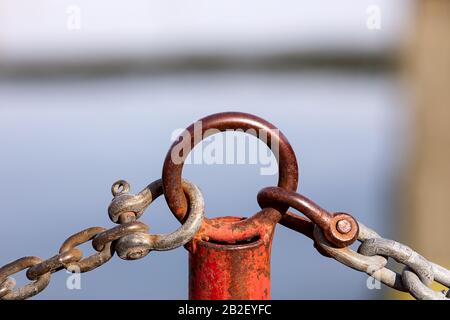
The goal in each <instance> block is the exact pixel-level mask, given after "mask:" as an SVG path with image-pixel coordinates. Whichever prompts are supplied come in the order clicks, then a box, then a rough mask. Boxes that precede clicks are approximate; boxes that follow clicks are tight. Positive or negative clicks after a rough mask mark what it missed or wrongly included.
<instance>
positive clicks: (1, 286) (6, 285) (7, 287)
mask: <svg viewBox="0 0 450 320" xmlns="http://www.w3.org/2000/svg"><path fill="white" fill-rule="evenodd" d="M15 286H16V280H14V278H10V277H8V278H6V279H5V280H3V282H0V299H1V298H2V297H4V296H6V295H7V294H8V293H10V292H11V291H12V290H13V289H14V287H15Z"/></svg>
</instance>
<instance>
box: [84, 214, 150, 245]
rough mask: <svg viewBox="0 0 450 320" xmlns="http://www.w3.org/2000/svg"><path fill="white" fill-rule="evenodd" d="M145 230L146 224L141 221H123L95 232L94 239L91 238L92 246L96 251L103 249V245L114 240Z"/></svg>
mask: <svg viewBox="0 0 450 320" xmlns="http://www.w3.org/2000/svg"><path fill="white" fill-rule="evenodd" d="M146 232H148V226H147V225H146V224H145V223H143V222H140V221H133V222H128V223H124V224H121V225H118V226H116V227H114V228H112V229H109V230H106V231H104V232H102V233H99V234H97V235H96V236H95V238H94V240H92V246H93V247H94V249H95V250H96V251H98V252H101V251H102V250H104V249H105V246H106V245H107V244H108V243H111V242H113V241H116V240H118V239H120V238H122V237H125V236H127V235H130V234H134V233H146Z"/></svg>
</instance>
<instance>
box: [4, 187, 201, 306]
mask: <svg viewBox="0 0 450 320" xmlns="http://www.w3.org/2000/svg"><path fill="white" fill-rule="evenodd" d="M111 189H112V194H113V196H114V198H113V200H112V202H111V204H110V206H109V208H108V213H109V216H110V218H111V220H112V221H113V222H116V223H119V225H118V226H116V227H113V228H111V229H109V230H107V229H105V228H102V227H92V228H88V229H85V230H83V231H80V232H78V233H76V234H74V235H72V236H70V237H69V238H68V239H67V240H66V241H64V243H63V244H62V246H61V248H60V249H59V254H57V255H55V256H53V257H51V258H49V259H47V260H42V259H41V258H38V257H24V258H20V259H18V260H16V261H13V262H11V263H9V264H7V265H5V266H3V267H1V268H0V300H23V299H27V298H30V297H32V296H34V295H36V294H38V293H40V292H41V291H42V290H44V289H45V288H46V287H47V286H48V284H49V283H50V278H51V274H52V273H54V272H57V271H59V270H62V269H67V270H69V271H71V272H77V273H84V272H88V271H91V270H94V269H96V268H98V267H100V266H101V265H103V264H105V263H106V262H108V261H109V260H110V259H111V258H112V256H113V255H114V252H117V254H118V256H119V257H120V258H121V259H124V260H136V259H140V258H143V257H145V256H146V255H147V254H148V253H149V252H150V251H152V250H155V251H167V250H172V249H175V248H178V247H180V246H183V245H185V244H186V243H187V242H189V241H190V240H191V239H192V238H193V237H194V235H195V234H196V233H197V231H198V230H199V228H200V226H201V224H202V220H203V216H204V200H203V196H202V193H201V192H200V190H199V189H198V187H197V186H195V185H194V184H191V183H189V182H187V181H185V180H184V181H183V190H184V192H185V194H186V195H187V197H188V199H189V210H188V212H189V213H188V218H187V220H186V221H185V223H184V224H183V225H182V226H181V227H180V228H178V230H176V231H174V232H172V233H170V234H149V233H148V231H149V228H148V226H147V225H146V224H144V223H143V222H140V221H137V219H138V218H140V217H141V216H142V214H143V213H144V211H145V209H146V208H147V207H148V206H149V205H150V204H151V203H152V202H153V201H154V200H155V199H157V198H158V197H159V196H160V195H162V182H161V180H157V181H155V182H153V183H151V184H150V185H149V186H147V187H146V188H144V189H143V190H142V191H141V192H139V193H138V194H136V195H134V194H131V193H129V191H130V186H129V184H128V183H127V182H126V181H123V180H120V181H118V182H116V183H114V184H113V186H112V188H111ZM89 241H91V242H92V246H93V248H94V249H95V251H96V253H94V254H92V255H90V256H89V257H87V258H83V253H82V251H81V250H80V249H78V248H77V246H79V245H81V244H84V243H87V242H89ZM22 270H27V271H26V276H27V278H28V279H29V280H30V281H32V282H31V283H29V284H27V285H25V286H23V287H21V288H18V289H15V286H16V281H15V280H14V278H11V276H12V275H14V274H15V273H18V272H20V271H22Z"/></svg>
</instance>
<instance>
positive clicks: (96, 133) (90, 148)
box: [0, 0, 450, 299]
mask: <svg viewBox="0 0 450 320" xmlns="http://www.w3.org/2000/svg"><path fill="white" fill-rule="evenodd" d="M449 33H450V2H449V1H446V0H421V1H412V0H398V1H389V0H379V1H376V0H371V1H366V0H360V1H349V0H344V1H339V2H337V1H326V0H320V1H313V2H311V1H298V0H297V1H293V0H289V1H284V2H282V3H280V2H276V1H272V0H258V1H256V0H249V1H245V2H242V1H236V0H227V1H225V0H218V1H214V2H211V1H178V0H164V1H162V0H155V1H148V0H146V1H144V0H131V1H115V2H111V1H104V0H97V1H89V0H75V1H65V0H60V1H51V0H35V1H32V2H30V1H25V0H0V152H1V153H0V155H1V157H0V164H1V165H0V179H1V184H0V202H1V203H2V208H1V210H0V215H1V218H2V219H1V229H0V230H1V232H0V244H1V245H0V265H3V264H6V263H7V262H10V261H12V260H15V259H16V258H19V257H22V256H26V255H36V256H40V257H42V258H48V257H50V256H52V255H54V254H56V253H57V251H58V249H59V246H60V245H61V244H62V242H63V241H64V240H65V239H66V238H67V237H68V236H70V235H72V234H73V233H76V232H78V231H79V230H81V229H84V228H87V227H90V226H96V225H99V226H104V227H111V226H112V225H113V224H112V222H111V221H109V218H108V215H107V210H106V209H107V206H108V204H109V202H110V201H111V198H112V196H111V194H110V186H111V184H112V183H113V182H114V181H115V180H117V179H119V178H123V179H126V180H128V181H129V182H130V183H131V186H132V191H134V192H138V191H139V190H141V189H142V188H143V187H145V186H146V185H147V184H148V183H149V182H151V181H153V180H155V179H158V178H159V177H160V175H161V169H162V161H163V159H164V157H165V153H166V152H167V150H168V148H169V145H170V144H171V141H170V137H171V134H172V132H173V131H174V130H175V129H178V128H184V127H186V126H187V125H189V124H190V123H192V122H193V121H195V120H197V119H199V118H201V117H203V116H205V115H208V114H211V113H215V112H222V111H230V110H236V111H245V112H250V113H254V114H256V115H259V116H261V117H263V118H266V119H268V120H269V121H271V122H272V123H274V124H275V125H277V126H278V127H279V128H280V129H281V130H282V131H283V132H284V133H285V135H286V136H287V137H288V138H289V140H290V142H291V143H292V145H293V148H294V150H295V151H296V152H297V156H298V159H299V166H300V185H299V190H300V192H302V193H303V194H305V195H306V196H308V197H310V198H312V199H314V201H316V202H317V203H319V204H321V206H323V207H325V208H327V209H329V210H331V211H345V212H349V213H351V214H352V215H353V216H355V217H356V218H357V219H358V220H360V221H361V222H363V223H364V224H366V225H367V226H370V227H372V228H374V229H375V230H377V231H378V233H380V234H381V235H382V236H385V237H389V238H394V239H396V240H399V241H403V242H406V243H408V244H409V245H410V246H411V247H413V248H414V249H417V250H418V251H419V252H420V253H421V254H423V255H424V256H425V257H426V258H428V259H430V260H432V261H434V262H437V263H440V264H442V265H444V266H446V267H449V266H450V253H449V251H448V247H447V246H445V245H444V242H445V241H446V240H447V234H448V227H449V225H450V218H449V214H448V213H449V203H448V195H449V188H450V151H449V150H450V149H449V146H450V130H449V128H450V109H449V108H448V103H449V101H450V90H448V84H449V83H450V41H449V39H450V36H449ZM184 175H185V177H186V178H188V179H190V180H191V181H193V182H195V183H196V184H198V185H199V186H200V187H201V189H202V191H203V192H204V196H205V200H206V213H207V215H208V216H210V217H214V216H223V215H237V216H250V215H252V214H253V213H254V212H256V211H257V210H258V205H257V203H256V193H257V192H258V190H259V189H260V188H262V187H264V186H268V185H274V184H276V182H277V177H276V176H261V175H260V174H259V166H258V165H234V166H233V165H231V166H230V165H227V166H225V165H214V166H206V165H203V166H200V165H188V166H186V168H185V170H184ZM230 200H232V201H230ZM142 220H143V221H144V222H146V223H148V224H150V225H151V231H153V232H168V231H171V230H173V229H174V228H176V227H178V222H177V221H176V219H175V218H174V217H173V216H172V215H171V213H170V212H169V210H168V209H167V207H166V204H165V202H164V200H163V199H160V200H158V201H157V202H156V203H154V204H153V205H152V206H151V207H150V208H149V210H148V211H147V213H146V214H145V216H144V217H143V219H142ZM82 249H84V251H85V254H88V253H92V252H93V249H91V248H89V246H88V245H85V246H82ZM187 271H188V270H187V252H186V251H185V250H184V249H182V248H180V249H178V250H175V251H171V252H164V253H157V252H153V253H151V254H150V255H149V256H148V257H147V258H145V259H143V260H141V261H135V262H126V261H122V260H120V259H118V258H117V257H115V258H113V259H112V261H110V262H109V263H108V264H106V265H104V266H103V267H101V268H99V269H97V270H95V271H92V272H89V273H88V274H83V275H82V289H81V290H68V289H66V279H67V277H68V276H69V274H67V273H65V272H59V273H57V274H55V275H54V276H53V277H52V282H51V283H50V285H49V287H48V288H47V289H46V290H45V291H44V292H43V293H41V294H40V295H38V296H37V297H36V298H37V299H186V298H187V284H188V282H187V281H188V275H187V273H188V272H187ZM18 280H19V284H23V283H25V279H24V276H23V273H22V274H20V275H19V277H18ZM366 280H367V276H365V275H364V274H360V273H358V272H356V271H353V270H350V269H348V268H347V267H344V266H342V265H340V264H339V263H337V262H335V261H333V260H329V259H326V258H324V257H322V256H321V255H319V254H318V253H317V252H316V251H315V249H314V248H313V246H312V242H311V240H309V239H307V238H305V237H304V236H302V235H300V234H296V233H294V232H293V231H290V230H287V229H286V228H284V227H281V226H279V227H277V231H276V235H275V240H274V244H273V253H272V297H273V298H274V299H375V298H377V299H381V298H399V297H401V298H407V296H406V295H403V296H398V295H396V294H394V293H393V291H392V290H390V289H385V288H384V287H383V289H382V290H369V289H368V288H367V286H366Z"/></svg>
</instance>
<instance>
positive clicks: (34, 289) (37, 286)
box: [0, 257, 51, 300]
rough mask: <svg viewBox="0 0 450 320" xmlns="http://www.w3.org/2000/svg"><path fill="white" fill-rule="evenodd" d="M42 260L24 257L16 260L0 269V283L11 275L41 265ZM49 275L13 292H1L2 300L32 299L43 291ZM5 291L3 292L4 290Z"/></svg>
mask: <svg viewBox="0 0 450 320" xmlns="http://www.w3.org/2000/svg"><path fill="white" fill-rule="evenodd" d="M42 261H43V260H42V259H41V258H38V257H24V258H20V259H17V260H16V261H13V262H11V263H9V264H7V265H5V266H3V267H2V268H0V283H2V286H3V283H4V281H5V280H7V278H8V277H9V276H12V275H13V274H15V273H17V272H20V271H22V270H25V269H27V268H30V267H32V266H34V265H37V264H39V263H41V262H42ZM50 277H51V274H50V272H48V273H46V274H44V275H42V276H40V277H39V278H38V279H37V280H36V281H34V282H32V283H29V284H27V285H25V286H23V287H21V288H18V289H15V290H11V289H10V290H8V291H7V293H6V294H5V292H3V293H2V294H3V296H2V297H1V299H2V300H23V299H27V298H29V297H32V296H34V295H36V294H38V293H39V292H41V291H42V290H44V289H45V288H46V287H47V286H48V284H49V282H50ZM7 284H8V285H11V283H10V282H8V283H7ZM4 291H5V290H4Z"/></svg>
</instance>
